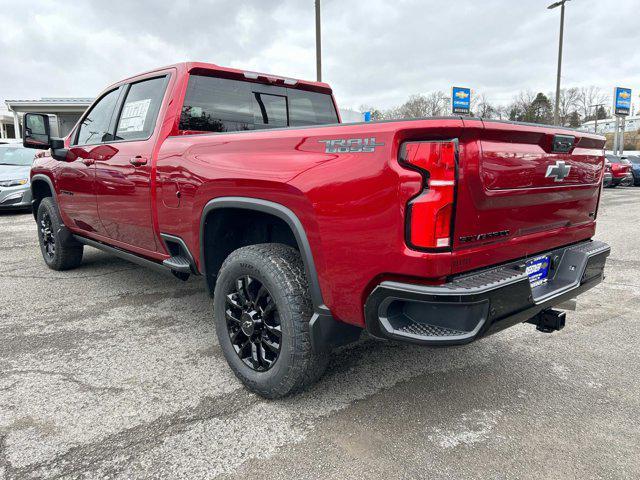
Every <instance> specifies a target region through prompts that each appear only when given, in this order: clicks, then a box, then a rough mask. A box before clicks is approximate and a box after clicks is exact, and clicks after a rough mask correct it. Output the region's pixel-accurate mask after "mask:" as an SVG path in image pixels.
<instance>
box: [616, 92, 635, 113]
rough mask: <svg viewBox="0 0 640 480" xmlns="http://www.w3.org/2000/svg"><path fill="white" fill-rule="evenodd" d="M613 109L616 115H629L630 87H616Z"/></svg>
mask: <svg viewBox="0 0 640 480" xmlns="http://www.w3.org/2000/svg"><path fill="white" fill-rule="evenodd" d="M614 110H615V112H616V115H629V113H630V112H631V89H630V88H623V87H616V90H615V94H614Z"/></svg>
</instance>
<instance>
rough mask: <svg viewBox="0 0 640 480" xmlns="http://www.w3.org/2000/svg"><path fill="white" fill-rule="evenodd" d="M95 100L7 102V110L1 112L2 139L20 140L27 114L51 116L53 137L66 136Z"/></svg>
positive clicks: (0, 128) (70, 99) (0, 127)
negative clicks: (23, 121) (24, 118)
mask: <svg viewBox="0 0 640 480" xmlns="http://www.w3.org/2000/svg"><path fill="white" fill-rule="evenodd" d="M92 102H93V98H41V99H40V100H5V102H4V103H5V105H6V106H7V110H4V111H2V110H0V138H20V137H21V136H22V117H23V116H24V114H25V113H29V112H36V113H46V114H49V117H50V119H51V135H52V136H54V137H64V136H66V135H67V134H68V133H69V132H70V131H71V129H72V128H73V126H74V125H75V124H76V122H77V121H78V120H79V119H80V116H81V115H82V114H83V113H84V111H85V110H86V109H87V108H88V107H89V105H91V103H92Z"/></svg>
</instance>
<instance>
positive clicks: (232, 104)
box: [180, 75, 338, 132]
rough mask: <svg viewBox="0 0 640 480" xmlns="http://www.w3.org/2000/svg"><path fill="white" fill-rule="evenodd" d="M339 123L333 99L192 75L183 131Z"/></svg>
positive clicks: (227, 130) (319, 94)
mask: <svg viewBox="0 0 640 480" xmlns="http://www.w3.org/2000/svg"><path fill="white" fill-rule="evenodd" d="M337 122H338V116H337V114H336V110H335V107H334V105H333V99H332V98H331V95H327V94H322V93H317V92H308V91H304V90H297V89H292V88H285V87H281V86H273V85H264V84H259V83H253V82H243V81H239V80H230V79H226V78H217V77H208V76H203V75H191V76H190V77H189V85H188V87H187V92H186V95H185V100H184V104H183V107H182V112H181V115H180V130H191V131H205V132H234V131H240V130H254V129H263V128H278V127H287V126H305V125H324V124H328V123H337Z"/></svg>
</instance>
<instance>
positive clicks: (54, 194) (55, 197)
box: [30, 173, 58, 203]
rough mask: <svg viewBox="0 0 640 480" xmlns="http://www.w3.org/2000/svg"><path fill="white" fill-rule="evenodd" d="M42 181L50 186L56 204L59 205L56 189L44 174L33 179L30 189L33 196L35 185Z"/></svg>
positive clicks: (38, 174)
mask: <svg viewBox="0 0 640 480" xmlns="http://www.w3.org/2000/svg"><path fill="white" fill-rule="evenodd" d="M41 181H43V182H45V183H47V184H48V185H49V189H50V190H51V195H52V196H53V199H54V200H55V202H56V203H58V197H57V194H56V188H55V187H54V186H53V181H52V180H51V178H50V177H49V176H48V175H45V174H44V173H36V174H35V175H34V176H33V177H31V187H30V189H31V195H33V184H34V183H36V182H41Z"/></svg>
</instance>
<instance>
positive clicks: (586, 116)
mask: <svg viewBox="0 0 640 480" xmlns="http://www.w3.org/2000/svg"><path fill="white" fill-rule="evenodd" d="M609 100H610V98H609V95H607V94H606V93H603V92H602V90H601V89H600V88H599V87H595V86H593V85H592V86H590V87H582V88H580V89H579V94H578V105H579V108H580V113H581V115H582V118H583V120H584V121H585V122H586V121H588V120H593V118H594V115H595V113H596V112H595V108H594V107H593V106H592V105H597V104H600V103H604V104H605V105H608V104H609Z"/></svg>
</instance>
